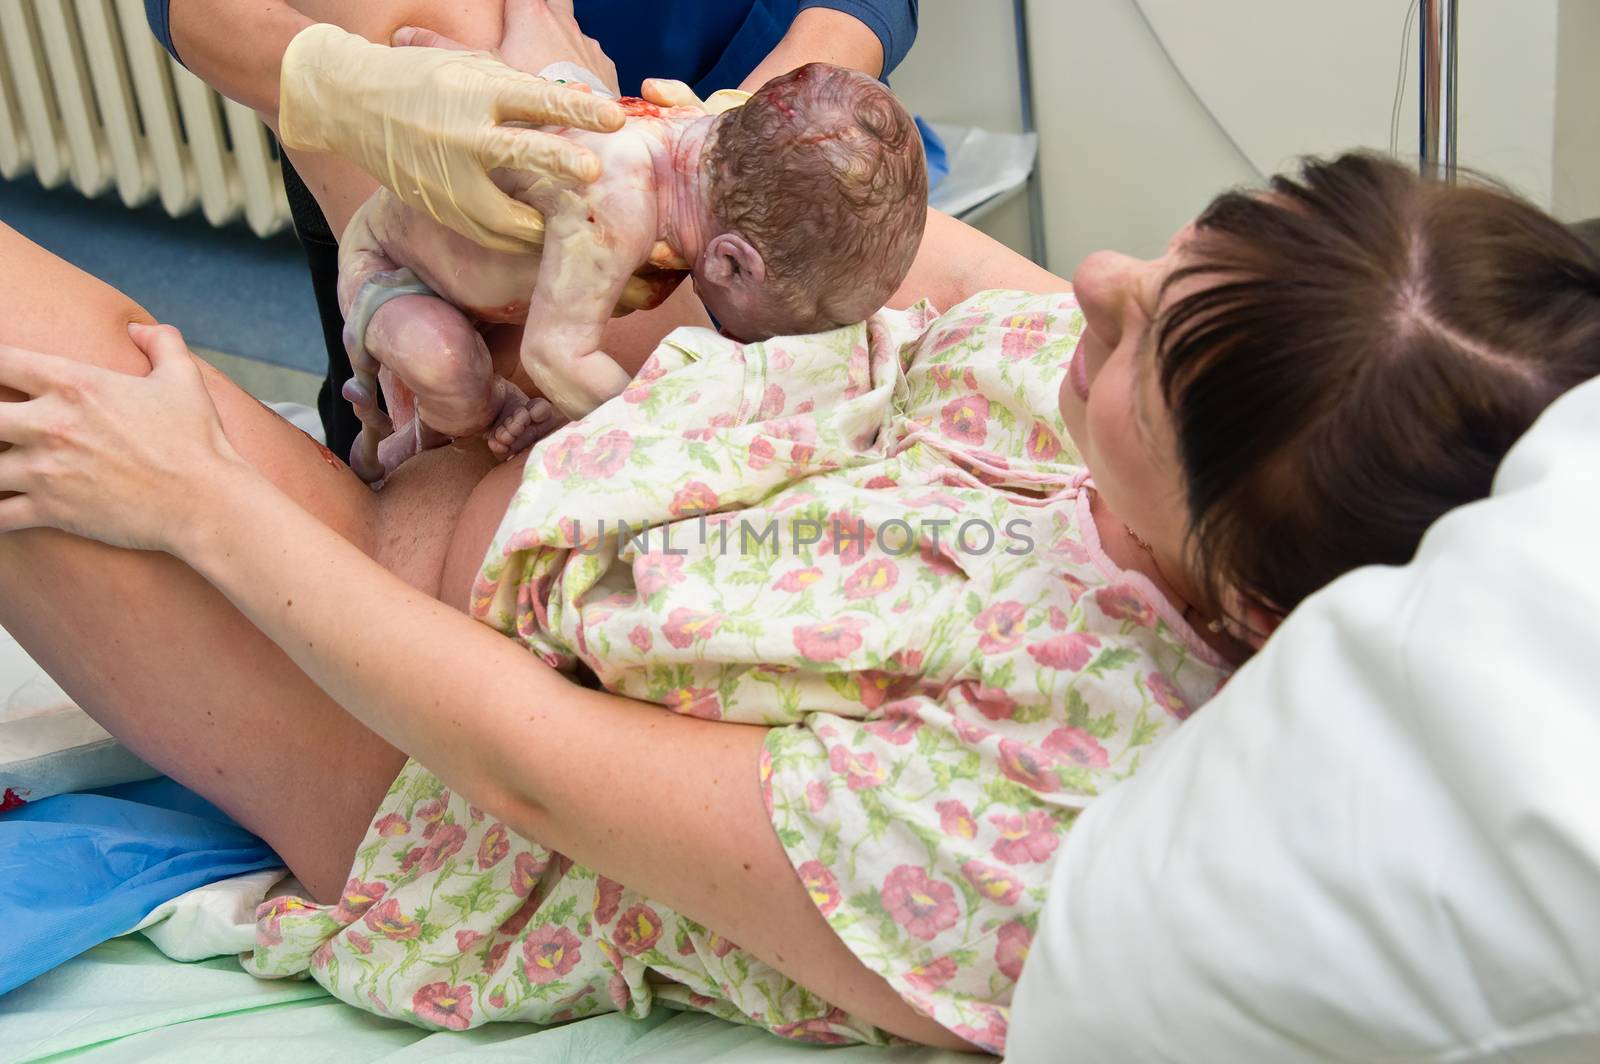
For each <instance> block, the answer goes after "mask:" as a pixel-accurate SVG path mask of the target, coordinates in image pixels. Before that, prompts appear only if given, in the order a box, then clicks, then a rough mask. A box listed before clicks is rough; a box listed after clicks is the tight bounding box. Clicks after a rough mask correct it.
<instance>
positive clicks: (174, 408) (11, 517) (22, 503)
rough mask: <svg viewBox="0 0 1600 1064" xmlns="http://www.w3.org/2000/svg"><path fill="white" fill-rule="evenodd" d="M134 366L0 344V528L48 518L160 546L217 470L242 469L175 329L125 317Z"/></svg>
mask: <svg viewBox="0 0 1600 1064" xmlns="http://www.w3.org/2000/svg"><path fill="white" fill-rule="evenodd" d="M128 333H129V335H131V336H132V337H133V342H134V343H135V344H137V345H138V346H139V349H140V350H142V351H143V352H144V353H145V355H146V356H148V357H149V359H150V373H149V375H148V376H145V377H135V376H130V375H128V374H125V373H116V372H113V371H111V370H107V369H100V368H99V367H96V366H89V365H84V364H83V363H80V362H74V361H72V360H70V359H65V358H58V357H56V356H53V355H44V354H40V353H38V352H36V351H28V350H25V349H23V348H18V347H5V346H0V384H3V385H6V386H8V387H11V388H15V389H16V390H18V391H20V392H22V393H24V394H25V395H27V396H29V398H28V400H27V401H25V402H21V403H0V442H3V443H9V444H11V445H12V446H11V449H10V450H7V451H3V452H0V494H3V493H5V492H19V493H20V494H17V495H13V496H11V497H10V498H4V499H0V532H14V531H16V530H18V529H24V528H58V529H61V530H62V531H65V532H71V533H73V534H74V535H78V536H83V537H85V538H88V539H95V540H99V541H100V542H102V543H109V544H111V545H112V546H115V547H127V548H131V549H134V550H172V549H173V548H174V547H175V545H176V543H177V541H178V536H179V535H180V534H181V533H182V532H183V531H185V529H186V526H188V525H190V524H191V523H192V522H193V521H194V506H193V504H194V502H195V501H196V500H198V499H202V498H203V497H204V493H205V485H206V484H207V483H208V482H213V481H214V478H215V477H216V476H218V475H219V474H231V473H237V472H241V471H243V472H249V471H250V467H249V466H248V465H247V464H246V463H245V462H244V460H243V459H241V458H240V457H239V455H238V452H236V451H235V450H234V449H233V445H232V444H230V443H229V442H228V438H227V436H225V435H224V434H223V431H222V421H221V419H220V418H219V417H218V416H217V409H216V407H215V406H214V405H213V404H212V402H211V395H210V393H209V392H207V391H206V385H205V381H204V379H203V378H202V377H201V375H200V369H199V367H198V366H197V365H196V364H195V361H194V356H193V355H191V354H190V353H189V349H188V348H187V347H186V346H185V345H184V342H183V337H182V336H180V335H179V333H178V330H176V329H174V328H172V327H170V326H165V325H129V326H128Z"/></svg>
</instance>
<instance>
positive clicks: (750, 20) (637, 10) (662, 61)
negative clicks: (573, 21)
mask: <svg viewBox="0 0 1600 1064" xmlns="http://www.w3.org/2000/svg"><path fill="white" fill-rule="evenodd" d="M576 9H577V15H578V24H579V25H580V26H582V27H583V32H584V33H587V34H588V35H589V36H591V37H593V38H594V39H595V40H597V41H599V42H600V47H601V48H602V49H603V50H604V51H605V53H606V55H608V56H610V57H611V60H612V62H614V63H616V64H617V81H618V83H619V84H620V85H621V86H622V91H623V92H624V93H626V94H637V93H638V91H639V83H640V82H641V81H643V80H644V79H645V78H675V79H677V80H678V81H684V82H687V83H689V84H690V85H691V86H693V87H694V89H695V91H696V92H698V93H699V94H700V95H701V96H706V95H709V94H710V93H712V92H715V91H716V90H717V89H731V88H734V87H736V86H737V85H738V84H739V83H740V82H741V81H743V80H744V79H745V77H746V76H747V75H749V73H750V71H752V70H754V69H755V68H756V67H757V66H759V65H760V64H761V61H762V60H763V59H765V58H766V57H767V53H769V52H771V51H772V49H773V48H775V47H776V46H777V44H778V42H779V41H781V40H783V35H784V34H785V33H787V32H789V26H790V24H791V23H792V22H794V18H795V15H797V14H799V12H800V3H799V0H578V3H577V5H576Z"/></svg>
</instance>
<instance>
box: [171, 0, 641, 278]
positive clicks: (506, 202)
mask: <svg viewBox="0 0 1600 1064" xmlns="http://www.w3.org/2000/svg"><path fill="white" fill-rule="evenodd" d="M222 3H223V4H224V5H225V6H224V8H223V10H222V11H220V12H219V11H218V10H217V9H216V5H214V4H213V5H211V6H206V5H201V4H200V2H199V0H175V3H174V4H173V6H172V8H171V9H170V12H169V14H170V29H171V31H172V40H173V43H174V44H175V46H176V48H177V50H178V53H179V54H180V55H182V56H183V57H184V60H185V62H187V63H188V64H189V65H190V67H191V69H193V70H194V71H195V73H196V74H198V75H199V76H200V77H202V78H203V79H205V80H207V81H208V82H209V83H210V84H212V85H213V86H214V87H216V88H217V89H219V90H220V91H222V92H223V93H224V94H226V95H229V96H232V97H233V98H235V99H238V100H239V101H240V102H243V103H245V104H247V105H249V106H251V107H253V108H255V109H256V110H257V111H259V112H260V113H261V114H262V115H263V116H264V117H265V118H266V119H267V120H268V121H269V122H273V123H275V124H276V127H277V130H278V135H279V140H280V141H281V142H282V143H283V145H284V146H285V147H286V148H291V149H298V150H302V151H311V152H329V153H333V154H336V155H338V156H341V157H343V158H345V159H348V160H350V161H351V162H354V163H355V164H356V165H357V166H359V167H360V168H361V169H362V170H364V171H366V173H367V174H368V175H370V176H371V177H373V178H375V179H376V180H378V181H379V182H380V183H382V184H384V185H385V186H387V187H388V188H389V189H390V190H391V191H393V192H394V193H395V195H397V196H398V197H400V199H401V200H402V201H403V202H405V203H406V204H407V205H408V206H411V207H414V208H416V209H418V210H421V211H424V212H426V213H427V214H429V215H430V216H432V217H433V218H434V219H435V220H436V221H438V222H440V223H441V224H443V225H446V226H448V227H450V228H451V229H453V230H455V231H456V232H458V233H461V234H462V235H463V236H466V237H468V238H469V239H471V240H473V241H475V242H477V243H479V244H482V245H484V246H485V247H490V248H494V249H497V250H500V251H512V252H514V251H519V250H523V249H525V248H526V247H527V246H529V245H531V244H537V243H538V242H539V240H540V239H541V238H542V232H543V226H542V220H541V219H540V217H539V215H538V212H536V211H534V210H532V209H531V208H529V207H528V206H527V205H525V204H522V203H518V202H517V201H515V200H513V199H512V198H510V197H509V196H507V195H505V194H504V193H503V192H501V191H500V190H499V189H498V188H497V187H496V186H495V185H494V183H493V182H492V181H491V180H490V178H489V176H488V171H489V170H492V169H495V168H497V167H510V168H515V169H519V170H527V171H534V172H538V173H545V174H549V175H551V176H552V177H556V178H559V179H564V180H566V179H573V180H579V181H592V180H593V179H594V178H595V177H597V176H598V175H599V172H600V163H599V160H598V159H597V158H596V157H595V156H594V154H593V153H592V152H590V151H588V150H587V149H584V148H581V147H579V146H578V145H576V144H573V143H572V142H570V141H568V140H565V139H563V138H560V137H556V136H554V135H551V134H548V133H544V132H541V131H539V130H536V129H527V128H517V127H513V126H509V125H507V124H506V123H508V122H513V121H515V122H523V123H528V124H531V125H562V126H577V127H580V128H585V129H592V130H597V131H601V132H605V131H610V130H615V129H618V128H620V127H621V125H622V112H621V110H620V109H619V108H618V107H617V106H616V105H615V104H614V103H612V102H611V101H608V100H603V99H601V98H599V97H596V96H592V95H588V94H583V93H575V92H572V91H570V90H568V89H565V88H563V87H561V86H559V85H556V84H553V83H551V82H547V81H544V80H542V79H540V78H536V77H534V76H532V75H530V74H526V73H523V72H522V71H519V70H514V69H512V68H511V67H508V66H506V65H505V64H503V63H500V62H499V61H497V60H495V59H493V58H491V57H489V56H488V55H484V54H474V53H466V52H444V51H440V50H438V49H431V48H412V49H401V48H390V47H387V46H385V45H380V44H373V43H371V42H369V41H367V40H365V39H364V38H362V37H361V36H359V35H357V34H353V33H347V32H345V31H344V30H342V29H340V28H339V27H337V26H333V25H330V24H323V23H312V22H311V21H310V20H309V19H307V18H305V17H304V16H303V15H300V14H299V13H297V12H295V11H293V10H292V9H290V8H288V7H287V6H286V5H284V4H282V3H273V2H269V3H266V4H265V5H260V4H257V5H255V6H251V5H250V4H247V3H245V2H244V0H222ZM241 42H245V43H244V44H241Z"/></svg>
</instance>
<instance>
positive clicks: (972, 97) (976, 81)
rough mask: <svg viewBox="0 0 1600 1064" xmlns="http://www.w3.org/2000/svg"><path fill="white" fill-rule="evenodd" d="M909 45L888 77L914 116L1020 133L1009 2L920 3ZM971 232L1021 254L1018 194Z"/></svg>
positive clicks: (1022, 214)
mask: <svg viewBox="0 0 1600 1064" xmlns="http://www.w3.org/2000/svg"><path fill="white" fill-rule="evenodd" d="M920 10H921V17H920V19H919V22H918V25H919V29H918V33H917V43H916V46H915V47H914V48H912V49H911V54H910V55H909V56H907V57H906V61H905V62H904V63H902V64H901V65H900V68H899V69H898V70H896V71H895V73H894V74H893V75H891V76H890V78H889V81H890V83H891V84H892V85H893V86H894V90H895V92H896V93H898V94H899V95H900V98H901V99H903V100H905V101H906V104H907V106H909V107H911V108H912V109H913V110H914V111H916V112H917V113H918V114H920V115H922V117H924V118H927V119H931V120H933V121H938V122H953V123H956V124H959V125H966V126H982V127H984V128H985V129H994V130H1000V131H1002V132H1006V133H1018V132H1021V131H1022V94H1021V90H1020V82H1019V75H1018V68H1017V49H1016V25H1015V20H1014V18H1013V16H1012V10H1013V5H1012V2H1011V0H922V4H921V9H920ZM978 228H979V229H982V230H983V231H984V232H986V233H988V234H989V235H990V236H992V237H994V238H995V239H996V240H999V241H1000V242H1001V243H1003V244H1006V245H1008V246H1009V247H1012V248H1014V249H1016V250H1017V251H1020V252H1021V253H1022V254H1024V255H1026V254H1028V253H1029V245H1030V243H1031V237H1030V231H1029V226H1028V200H1027V196H1026V195H1025V194H1023V195H1018V196H1017V197H1015V198H1014V199H1012V200H1011V201H1010V202H1009V203H1007V204H1006V205H1005V206H1003V207H1001V208H1000V209H998V210H996V211H995V212H994V213H993V214H990V215H988V216H986V217H984V218H983V219H982V220H981V221H980V222H979V223H978Z"/></svg>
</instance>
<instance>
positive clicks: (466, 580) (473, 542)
mask: <svg viewBox="0 0 1600 1064" xmlns="http://www.w3.org/2000/svg"><path fill="white" fill-rule="evenodd" d="M526 458H527V454H523V455H522V456H521V457H519V458H516V459H513V460H512V461H510V462H507V463H506V464H505V465H501V466H496V467H495V468H494V469H492V470H490V471H489V474H488V475H487V476H485V477H484V478H483V479H482V480H480V481H479V482H478V486H477V487H476V488H474V489H473V491H472V494H471V495H469V496H468V497H467V501H466V504H465V505H463V506H462V508H461V514H460V517H459V518H457V520H456V527H455V531H454V532H453V533H452V534H451V537H450V546H449V547H448V548H447V550H446V551H445V558H444V570H443V572H442V573H441V574H440V577H439V601H441V602H443V603H445V604H447V605H450V606H454V607H456V608H457V609H459V610H463V611H464V610H466V609H467V606H468V602H469V601H470V596H471V594H472V582H473V581H474V580H476V579H477V577H478V570H479V568H480V567H481V566H482V565H483V556H484V554H485V553H486V552H487V551H488V550H489V544H490V543H491V542H492V541H493V540H494V534H495V532H497V531H498V530H499V528H500V519H501V518H503V517H504V516H505V514H506V508H507V507H509V506H510V505H511V496H513V495H515V494H516V491H517V487H518V485H520V484H521V483H522V463H523V461H524V460H526Z"/></svg>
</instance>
